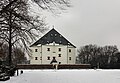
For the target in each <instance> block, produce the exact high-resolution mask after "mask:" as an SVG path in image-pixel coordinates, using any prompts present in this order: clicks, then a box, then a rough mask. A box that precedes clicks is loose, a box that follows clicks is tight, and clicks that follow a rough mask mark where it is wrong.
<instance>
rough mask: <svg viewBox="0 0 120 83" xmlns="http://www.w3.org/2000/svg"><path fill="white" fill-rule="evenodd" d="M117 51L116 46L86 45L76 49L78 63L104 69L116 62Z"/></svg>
mask: <svg viewBox="0 0 120 83" xmlns="http://www.w3.org/2000/svg"><path fill="white" fill-rule="evenodd" d="M118 53H119V51H118V49H117V46H104V47H99V46H97V45H91V44H90V45H86V46H83V47H81V48H80V49H78V60H79V62H80V63H83V64H84V63H85V64H91V65H92V66H93V67H98V68H99V67H105V65H109V64H111V63H116V62H117V61H118V59H119V58H118V56H119V54H118Z"/></svg>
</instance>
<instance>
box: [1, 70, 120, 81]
mask: <svg viewBox="0 0 120 83" xmlns="http://www.w3.org/2000/svg"><path fill="white" fill-rule="evenodd" d="M23 72H24V73H23V74H22V75H19V76H14V77H11V79H10V80H8V81H5V82H0V83H120V70H57V71H54V70H24V71H23Z"/></svg>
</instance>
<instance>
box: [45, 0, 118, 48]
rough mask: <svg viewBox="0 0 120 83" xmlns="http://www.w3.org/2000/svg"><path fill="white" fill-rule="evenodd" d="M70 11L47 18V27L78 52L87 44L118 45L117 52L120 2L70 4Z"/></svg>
mask: <svg viewBox="0 0 120 83" xmlns="http://www.w3.org/2000/svg"><path fill="white" fill-rule="evenodd" d="M71 1H72V2H71V4H72V5H73V7H71V8H69V9H68V10H67V13H62V14H61V15H60V16H59V17H55V16H52V15H49V16H47V18H46V19H47V22H48V23H49V25H51V28H52V25H54V26H55V29H56V30H57V31H58V32H60V33H61V34H62V35H63V36H64V37H66V38H67V39H68V40H69V41H70V42H71V43H73V44H74V45H75V46H76V47H77V48H79V47H80V46H84V45H87V44H97V45H99V46H104V45H117V46H118V48H119V49H120V0H71Z"/></svg>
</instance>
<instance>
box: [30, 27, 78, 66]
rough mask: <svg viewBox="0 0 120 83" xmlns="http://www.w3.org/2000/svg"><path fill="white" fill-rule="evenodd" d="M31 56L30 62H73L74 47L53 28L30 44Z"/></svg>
mask: <svg viewBox="0 0 120 83" xmlns="http://www.w3.org/2000/svg"><path fill="white" fill-rule="evenodd" d="M30 48H31V50H32V57H31V59H30V64H50V63H51V62H52V61H53V60H55V61H56V62H57V63H58V64H75V58H76V56H75V54H76V47H75V46H74V45H73V44H72V43H70V42H69V41H68V40H67V39H66V38H64V37H63V36H62V35H61V34H60V33H58V32H57V31H56V30H55V29H52V30H50V31H49V32H48V33H47V34H45V35H44V36H43V37H41V38H40V39H39V40H38V41H36V42H35V43H34V44H32V45H31V46H30Z"/></svg>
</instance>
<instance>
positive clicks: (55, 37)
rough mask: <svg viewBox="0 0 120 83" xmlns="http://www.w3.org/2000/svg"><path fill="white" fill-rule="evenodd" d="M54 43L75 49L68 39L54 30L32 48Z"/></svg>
mask: <svg viewBox="0 0 120 83" xmlns="http://www.w3.org/2000/svg"><path fill="white" fill-rule="evenodd" d="M53 42H54V43H56V44H60V45H69V46H73V47H75V46H74V45H73V44H72V43H70V42H69V41H68V40H67V39H66V38H64V37H63V36H62V35H61V34H60V33H58V32H57V31H56V30H55V29H54V28H53V29H52V30H50V31H49V32H48V33H46V34H45V35H44V36H43V37H41V38H40V39H39V40H38V41H36V42H35V43H34V44H32V45H31V46H30V47H32V46H37V45H39V44H41V45H45V44H50V43H53ZM75 48H76V47H75Z"/></svg>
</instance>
